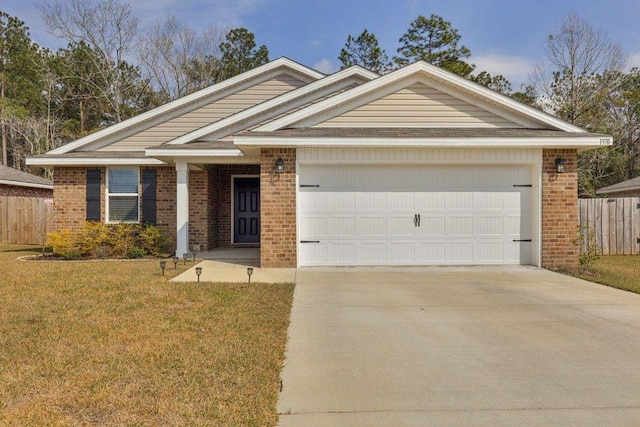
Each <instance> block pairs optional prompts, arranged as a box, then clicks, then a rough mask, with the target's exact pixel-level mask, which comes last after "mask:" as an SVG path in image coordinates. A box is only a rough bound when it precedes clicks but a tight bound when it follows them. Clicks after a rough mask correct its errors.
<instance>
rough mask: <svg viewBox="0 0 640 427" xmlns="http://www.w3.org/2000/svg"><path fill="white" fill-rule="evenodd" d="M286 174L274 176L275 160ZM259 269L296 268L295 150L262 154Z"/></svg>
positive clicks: (273, 149)
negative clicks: (280, 162) (279, 162)
mask: <svg viewBox="0 0 640 427" xmlns="http://www.w3.org/2000/svg"><path fill="white" fill-rule="evenodd" d="M279 157H281V158H282V160H284V173H282V174H276V173H275V163H276V160H277V159H278V158H279ZM260 218H261V224H260V227H261V230H260V266H261V267H296V265H297V252H296V242H297V235H296V149H295V148H263V149H262V150H261V152H260Z"/></svg>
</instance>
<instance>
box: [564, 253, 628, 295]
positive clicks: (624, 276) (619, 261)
mask: <svg viewBox="0 0 640 427" xmlns="http://www.w3.org/2000/svg"><path fill="white" fill-rule="evenodd" d="M575 276H577V277H580V278H581V279H585V280H589V281H591V282H596V283H600V284H603V285H607V286H611V287H614V288H618V289H624V290H626V291H631V292H635V293H640V257H638V256H633V255H622V256H619V255H606V256H601V257H600V259H598V260H596V261H594V263H593V265H592V266H591V267H590V272H589V274H586V273H584V272H582V273H577V274H575Z"/></svg>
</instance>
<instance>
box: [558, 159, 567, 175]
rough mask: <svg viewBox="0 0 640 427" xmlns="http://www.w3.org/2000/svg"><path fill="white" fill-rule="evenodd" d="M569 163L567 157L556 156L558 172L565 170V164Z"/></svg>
mask: <svg viewBox="0 0 640 427" xmlns="http://www.w3.org/2000/svg"><path fill="white" fill-rule="evenodd" d="M566 163H567V159H563V158H562V157H558V158H556V170H557V171H558V173H563V172H564V165H565V164H566Z"/></svg>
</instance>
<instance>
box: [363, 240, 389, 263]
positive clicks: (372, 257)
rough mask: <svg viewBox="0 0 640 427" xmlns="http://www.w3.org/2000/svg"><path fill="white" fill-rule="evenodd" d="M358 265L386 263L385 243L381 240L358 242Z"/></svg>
mask: <svg viewBox="0 0 640 427" xmlns="http://www.w3.org/2000/svg"><path fill="white" fill-rule="evenodd" d="M357 264H358V265H380V264H387V244H386V243H382V242H379V241H378V242H375V241H374V242H358V252H357Z"/></svg>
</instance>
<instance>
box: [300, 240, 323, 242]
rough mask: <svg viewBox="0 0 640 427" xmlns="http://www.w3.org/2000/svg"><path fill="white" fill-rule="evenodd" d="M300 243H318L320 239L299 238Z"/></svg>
mask: <svg viewBox="0 0 640 427" xmlns="http://www.w3.org/2000/svg"><path fill="white" fill-rule="evenodd" d="M300 243H320V240H300Z"/></svg>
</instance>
